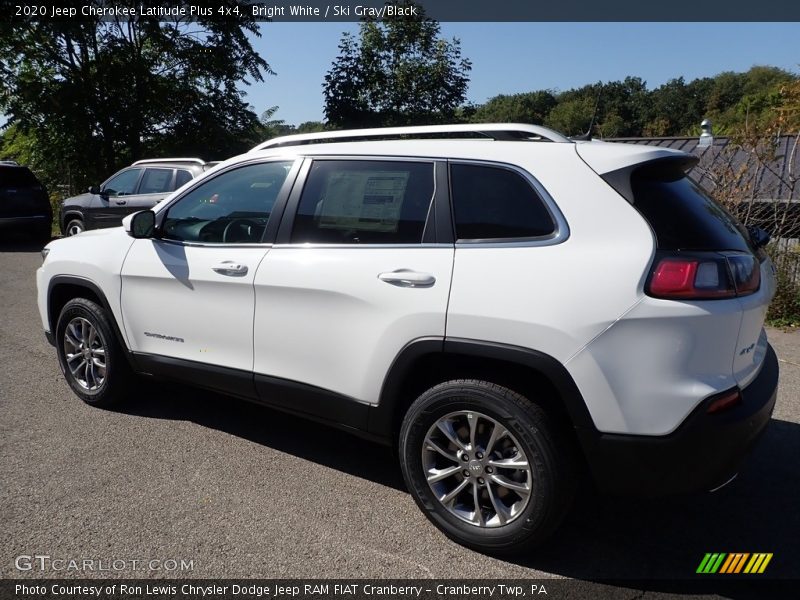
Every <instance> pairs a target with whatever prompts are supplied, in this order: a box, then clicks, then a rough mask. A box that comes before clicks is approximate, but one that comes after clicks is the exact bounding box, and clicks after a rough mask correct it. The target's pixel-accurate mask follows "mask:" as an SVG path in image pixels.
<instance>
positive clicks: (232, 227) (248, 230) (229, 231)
mask: <svg viewBox="0 0 800 600" xmlns="http://www.w3.org/2000/svg"><path fill="white" fill-rule="evenodd" d="M260 228H261V224H260V223H259V222H258V221H256V220H255V219H231V220H230V222H229V223H228V224H227V225H225V229H224V230H223V232H222V243H231V242H257V241H258V239H254V238H257V237H260V235H261V232H260V231H259V229H260Z"/></svg>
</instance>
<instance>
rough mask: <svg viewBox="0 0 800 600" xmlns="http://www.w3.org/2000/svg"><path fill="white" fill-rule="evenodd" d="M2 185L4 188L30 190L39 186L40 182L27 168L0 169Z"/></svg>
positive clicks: (0, 182) (0, 183)
mask: <svg viewBox="0 0 800 600" xmlns="http://www.w3.org/2000/svg"><path fill="white" fill-rule="evenodd" d="M0 185H1V186H3V187H4V188H15V187H28V188H29V187H34V186H38V185H39V181H38V180H37V179H36V177H35V176H34V174H33V173H31V172H30V170H29V169H27V168H26V167H0Z"/></svg>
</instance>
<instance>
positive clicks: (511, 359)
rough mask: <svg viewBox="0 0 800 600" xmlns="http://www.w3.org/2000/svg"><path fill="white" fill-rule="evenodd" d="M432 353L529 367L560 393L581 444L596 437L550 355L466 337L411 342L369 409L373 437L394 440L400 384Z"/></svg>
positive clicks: (586, 413)
mask: <svg viewBox="0 0 800 600" xmlns="http://www.w3.org/2000/svg"><path fill="white" fill-rule="evenodd" d="M431 354H441V355H442V356H446V355H462V356H470V357H474V358H487V359H492V360H497V361H501V362H506V363H512V364H515V365H519V366H523V367H527V368H529V369H532V370H534V371H536V372H538V373H540V374H541V375H542V376H544V377H546V378H547V379H548V380H549V381H550V383H551V384H552V385H553V387H554V388H555V389H556V391H557V392H558V394H559V396H560V399H561V400H562V402H563V404H564V408H565V409H566V411H567V414H568V415H569V417H570V420H571V421H572V425H573V427H574V428H575V430H576V432H577V434H578V437H579V439H580V440H581V443H582V444H583V441H584V438H585V437H586V436H588V437H593V436H595V435H597V429H596V428H595V426H594V422H593V421H592V418H591V415H590V414H589V410H588V408H587V407H586V403H585V402H584V399H583V395H582V394H581V393H580V391H579V390H578V386H577V385H576V384H575V381H574V380H573V379H572V376H571V375H570V374H569V372H568V371H567V369H566V368H565V367H564V365H563V364H561V362H560V361H558V360H557V359H555V358H553V357H552V356H550V355H549V354H545V353H543V352H539V351H537V350H533V349H530V348H524V347H521V346H514V345H509V344H501V343H497V342H489V341H484V340H475V339H466V338H450V337H446V338H419V339H416V340H413V341H412V342H409V343H408V344H407V345H406V346H405V347H404V348H403V349H402V350H401V351H400V352H399V354H398V355H397V357H396V358H395V360H394V362H393V363H392V366H391V368H390V369H389V372H388V373H387V375H386V377H385V379H384V383H383V386H382V388H381V395H380V402H379V403H378V405H377V406H374V407H372V408H371V409H370V418H369V428H370V433H372V434H373V435H376V436H379V437H383V438H387V439H392V438H393V437H394V435H395V433H396V432H395V431H394V428H395V427H396V423H395V411H396V408H397V406H398V403H399V402H403V400H404V399H403V398H402V397H401V396H400V392H399V390H400V384H401V382H402V381H404V380H405V379H406V377H407V376H410V375H411V374H412V372H413V369H414V367H415V364H416V363H417V361H419V360H421V359H422V358H424V357H425V356H428V355H431Z"/></svg>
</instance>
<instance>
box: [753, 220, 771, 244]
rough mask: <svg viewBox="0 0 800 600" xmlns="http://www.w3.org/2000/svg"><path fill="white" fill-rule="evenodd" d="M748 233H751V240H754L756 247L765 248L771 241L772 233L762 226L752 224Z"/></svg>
mask: <svg viewBox="0 0 800 600" xmlns="http://www.w3.org/2000/svg"><path fill="white" fill-rule="evenodd" d="M747 233H748V234H750V241H751V242H753V245H754V246H755V247H756V248H763V247H764V246H766V245H767V244H768V243H769V240H770V235H769V233H767V232H766V231H764V230H763V229H761V227H756V226H754V225H750V226H749V227H748V228H747Z"/></svg>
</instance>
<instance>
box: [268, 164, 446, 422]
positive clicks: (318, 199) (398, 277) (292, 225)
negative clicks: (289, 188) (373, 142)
mask: <svg viewBox="0 0 800 600" xmlns="http://www.w3.org/2000/svg"><path fill="white" fill-rule="evenodd" d="M444 169H445V165H444V163H435V161H432V160H404V159H398V158H387V159H381V160H375V159H367V158H348V159H341V158H335V159H333V158H331V159H326V158H316V159H313V160H308V161H307V163H306V165H305V167H304V172H303V175H301V179H300V181H299V183H298V185H297V186H296V189H295V190H293V192H292V197H291V199H290V201H289V204H288V206H287V211H286V214H285V215H284V219H283V220H282V222H281V229H280V232H279V234H278V239H277V242H278V243H276V244H275V245H274V246H273V248H272V250H271V251H270V252H269V254H268V255H267V256H266V258H265V260H264V261H263V262H262V264H261V266H260V267H259V269H258V273H257V274H256V277H255V281H254V284H255V293H256V306H255V340H254V349H255V357H254V370H255V373H256V386H257V388H258V390H259V394H260V396H261V397H262V399H264V400H265V401H269V402H273V403H281V402H282V399H281V397H280V395H277V396H276V395H274V394H273V393H272V392H273V390H274V387H273V385H274V383H275V379H277V380H280V381H283V382H287V381H295V382H303V383H304V384H307V385H310V386H312V387H315V388H318V389H320V390H321V391H324V392H326V393H332V394H334V395H336V396H338V397H346V398H348V399H351V400H355V401H357V402H361V403H376V402H377V401H378V399H379V395H380V390H381V385H382V384H383V378H384V377H385V375H386V373H387V372H388V371H389V368H390V366H391V364H392V361H393V360H394V359H395V357H396V356H397V355H398V353H399V352H400V351H401V350H402V348H403V347H404V346H405V345H406V344H408V343H409V342H411V341H412V340H415V339H418V338H425V337H434V338H439V339H441V338H443V336H444V332H445V315H446V312H447V302H448V296H449V290H450V279H451V272H452V267H453V252H454V249H453V244H452V240H444V239H443V236H441V235H438V236H437V232H435V231H434V226H433V224H432V221H433V218H432V217H431V215H432V214H433V212H434V207H435V206H443V205H444V206H446V203H447V198H446V185H442V186H440V187H439V188H438V189H439V193H438V194H437V193H436V192H435V190H436V189H437V186H436V185H435V181H436V176H437V173H438V174H439V176H440V177H441V176H444V183H445V184H446V172H445V170H444ZM434 196H438V197H437V198H436V202H435V203H434ZM292 408H294V409H296V410H301V411H302V410H303V407H302V406H297V405H293V406H292ZM314 412H316V413H318V414H320V413H322V414H325V412H326V407H325V406H323V407H320V406H315V407H314ZM328 416H330V417H332V418H336V415H328Z"/></svg>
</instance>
